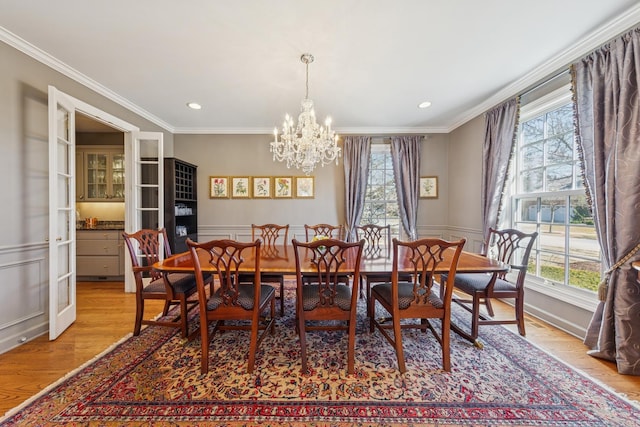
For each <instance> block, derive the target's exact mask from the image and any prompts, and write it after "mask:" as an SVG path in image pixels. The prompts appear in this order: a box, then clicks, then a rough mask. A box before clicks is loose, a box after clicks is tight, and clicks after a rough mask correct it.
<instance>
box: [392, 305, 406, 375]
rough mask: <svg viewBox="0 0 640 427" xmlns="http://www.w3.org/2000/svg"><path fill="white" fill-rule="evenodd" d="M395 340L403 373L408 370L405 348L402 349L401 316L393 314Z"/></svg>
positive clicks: (400, 368) (399, 364) (400, 369)
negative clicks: (405, 361) (405, 360)
mask: <svg viewBox="0 0 640 427" xmlns="http://www.w3.org/2000/svg"><path fill="white" fill-rule="evenodd" d="M393 342H394V343H395V347H396V357H397V359H398V370H399V371H400V373H401V374H404V373H405V372H407V368H406V366H405V363H404V350H403V349H402V328H401V327H400V316H398V315H396V316H393Z"/></svg>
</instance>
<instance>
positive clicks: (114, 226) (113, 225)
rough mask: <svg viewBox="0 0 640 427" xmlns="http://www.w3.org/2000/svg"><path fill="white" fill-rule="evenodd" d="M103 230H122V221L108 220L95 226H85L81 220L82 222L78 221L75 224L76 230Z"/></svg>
mask: <svg viewBox="0 0 640 427" xmlns="http://www.w3.org/2000/svg"><path fill="white" fill-rule="evenodd" d="M80 230H82V231H105V230H114V231H124V223H122V222H109V221H105V222H104V223H102V224H101V223H98V225H96V226H95V227H91V228H90V227H87V226H86V225H85V223H84V221H82V224H80V223H78V225H76V231H80Z"/></svg>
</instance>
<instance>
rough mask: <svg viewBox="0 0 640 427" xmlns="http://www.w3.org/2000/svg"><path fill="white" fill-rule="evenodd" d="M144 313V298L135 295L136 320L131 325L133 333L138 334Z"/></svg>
mask: <svg viewBox="0 0 640 427" xmlns="http://www.w3.org/2000/svg"><path fill="white" fill-rule="evenodd" d="M143 315H144V299H143V298H142V296H141V295H138V296H137V297H136V320H135V323H134V325H133V335H134V336H138V335H140V328H141V327H142V317H143Z"/></svg>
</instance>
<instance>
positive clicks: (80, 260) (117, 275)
mask: <svg viewBox="0 0 640 427" xmlns="http://www.w3.org/2000/svg"><path fill="white" fill-rule="evenodd" d="M121 233H122V231H121V230H77V231H76V239H77V246H76V274H77V276H78V277H81V278H83V279H85V280H107V279H112V280H113V279H121V278H122V277H123V276H124V240H123V238H122V234H121Z"/></svg>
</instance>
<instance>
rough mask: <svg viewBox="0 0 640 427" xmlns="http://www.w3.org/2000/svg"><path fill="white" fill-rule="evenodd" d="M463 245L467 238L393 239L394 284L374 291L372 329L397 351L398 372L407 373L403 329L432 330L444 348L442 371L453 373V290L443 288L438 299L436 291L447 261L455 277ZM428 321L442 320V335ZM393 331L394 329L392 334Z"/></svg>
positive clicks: (372, 295)
mask: <svg viewBox="0 0 640 427" xmlns="http://www.w3.org/2000/svg"><path fill="white" fill-rule="evenodd" d="M464 244H465V239H461V240H459V241H455V242H448V241H446V240H441V239H430V238H427V239H419V240H415V241H411V242H402V241H399V240H398V239H393V270H392V273H391V283H381V284H377V285H375V286H373V287H372V288H371V302H370V304H369V329H370V331H371V332H374V330H375V328H377V329H378V330H379V331H380V332H381V333H382V335H383V336H384V337H385V338H386V339H387V341H389V343H390V344H391V345H392V346H393V347H394V348H395V350H396V357H397V359H398V369H399V370H400V372H402V373H404V372H406V367H405V360H404V350H403V347H402V329H407V328H417V329H422V330H426V329H430V330H431V332H433V334H434V336H435V337H436V339H437V341H438V342H439V343H440V346H441V348H442V367H443V369H444V370H445V371H450V370H451V362H450V355H449V353H450V344H449V340H450V335H451V333H450V331H451V297H452V292H453V288H452V287H451V286H448V287H447V286H444V285H440V288H443V287H444V289H443V292H442V296H439V295H438V294H437V292H436V289H437V287H438V282H437V272H438V271H442V267H441V266H440V265H441V264H443V263H445V262H448V266H449V268H448V274H449V277H453V278H455V274H456V269H457V266H458V260H459V258H460V254H461V253H462V248H463V246H464ZM401 273H402V274H401ZM402 276H403V277H404V278H406V277H407V276H408V278H409V280H408V281H405V280H401V277H402ZM376 302H377V303H378V304H379V306H380V308H381V310H382V311H383V312H384V313H385V316H384V317H383V318H382V319H386V317H387V315H388V316H391V322H390V323H389V322H386V321H384V320H381V319H380V318H379V317H377V316H376V308H377V306H376ZM408 319H420V322H419V323H416V322H406V320H408ZM429 319H439V320H440V322H439V323H440V331H439V332H438V331H436V329H435V327H434V326H433V325H432V324H431V322H430V321H429ZM390 330H393V333H392V334H391V333H390V332H389V331H390ZM425 351H426V350H425Z"/></svg>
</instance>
